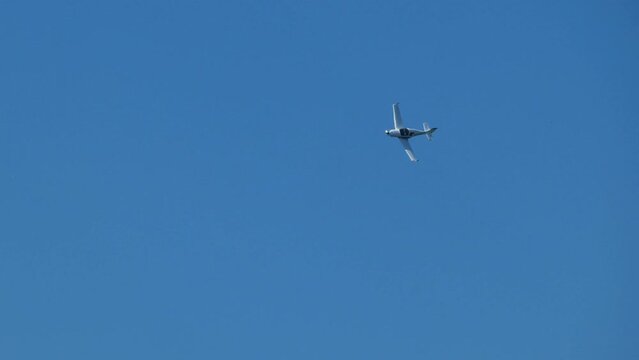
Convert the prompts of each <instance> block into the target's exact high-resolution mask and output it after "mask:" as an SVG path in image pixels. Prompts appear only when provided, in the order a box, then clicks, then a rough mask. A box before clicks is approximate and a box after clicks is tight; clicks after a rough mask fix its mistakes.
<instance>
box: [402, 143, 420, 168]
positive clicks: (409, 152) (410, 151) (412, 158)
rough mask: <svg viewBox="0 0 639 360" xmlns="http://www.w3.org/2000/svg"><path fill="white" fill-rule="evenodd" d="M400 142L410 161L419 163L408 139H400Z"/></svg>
mask: <svg viewBox="0 0 639 360" xmlns="http://www.w3.org/2000/svg"><path fill="white" fill-rule="evenodd" d="M399 142H400V143H402V146H403V147H404V151H406V155H408V157H409V158H410V161H412V162H415V161H418V160H417V158H416V157H415V154H414V153H413V148H412V147H410V143H409V142H408V139H399Z"/></svg>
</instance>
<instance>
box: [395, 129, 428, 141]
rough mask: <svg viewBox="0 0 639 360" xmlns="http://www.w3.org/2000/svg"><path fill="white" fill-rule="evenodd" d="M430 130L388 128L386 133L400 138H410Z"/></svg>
mask: <svg viewBox="0 0 639 360" xmlns="http://www.w3.org/2000/svg"><path fill="white" fill-rule="evenodd" d="M428 132H429V131H424V130H418V129H409V128H401V129H390V130H386V135H388V136H391V137H396V138H400V139H410V138H412V137H414V136H419V135H424V134H428Z"/></svg>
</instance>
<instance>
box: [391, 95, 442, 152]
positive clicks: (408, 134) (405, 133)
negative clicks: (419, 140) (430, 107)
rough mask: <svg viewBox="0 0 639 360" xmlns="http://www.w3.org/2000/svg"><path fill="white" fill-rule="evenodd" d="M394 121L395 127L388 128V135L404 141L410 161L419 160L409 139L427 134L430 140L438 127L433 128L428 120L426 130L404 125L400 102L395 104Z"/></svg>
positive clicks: (401, 141)
mask: <svg viewBox="0 0 639 360" xmlns="http://www.w3.org/2000/svg"><path fill="white" fill-rule="evenodd" d="M393 121H394V123H395V128H394V129H390V130H386V135H388V136H392V137H395V138H398V139H399V142H400V143H402V146H403V147H404V151H406V154H407V155H408V158H410V161H413V162H415V161H418V160H417V158H416V157H415V154H414V153H413V148H411V147H410V143H409V142H408V139H410V138H412V137H414V136H419V135H426V138H427V139H428V141H430V140H432V138H433V133H434V132H435V131H436V130H437V128H431V127H430V126H428V123H426V122H425V123H424V130H419V129H409V128H406V127H404V124H403V122H402V115H401V114H400V112H399V103H394V104H393Z"/></svg>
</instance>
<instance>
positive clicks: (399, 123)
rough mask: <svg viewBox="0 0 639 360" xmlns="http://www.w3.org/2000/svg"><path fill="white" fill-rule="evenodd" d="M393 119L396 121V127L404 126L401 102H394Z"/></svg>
mask: <svg viewBox="0 0 639 360" xmlns="http://www.w3.org/2000/svg"><path fill="white" fill-rule="evenodd" d="M393 121H394V122H395V129H401V128H403V127H404V124H403V123H402V114H400V112H399V103H394V104H393Z"/></svg>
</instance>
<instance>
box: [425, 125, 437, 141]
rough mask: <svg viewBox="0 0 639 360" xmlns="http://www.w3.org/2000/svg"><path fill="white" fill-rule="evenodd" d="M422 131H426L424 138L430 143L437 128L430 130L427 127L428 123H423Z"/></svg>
mask: <svg viewBox="0 0 639 360" xmlns="http://www.w3.org/2000/svg"><path fill="white" fill-rule="evenodd" d="M424 131H426V138H428V141H431V140H432V139H433V134H434V133H435V131H437V128H431V127H430V126H428V123H427V122H425V123H424Z"/></svg>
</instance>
